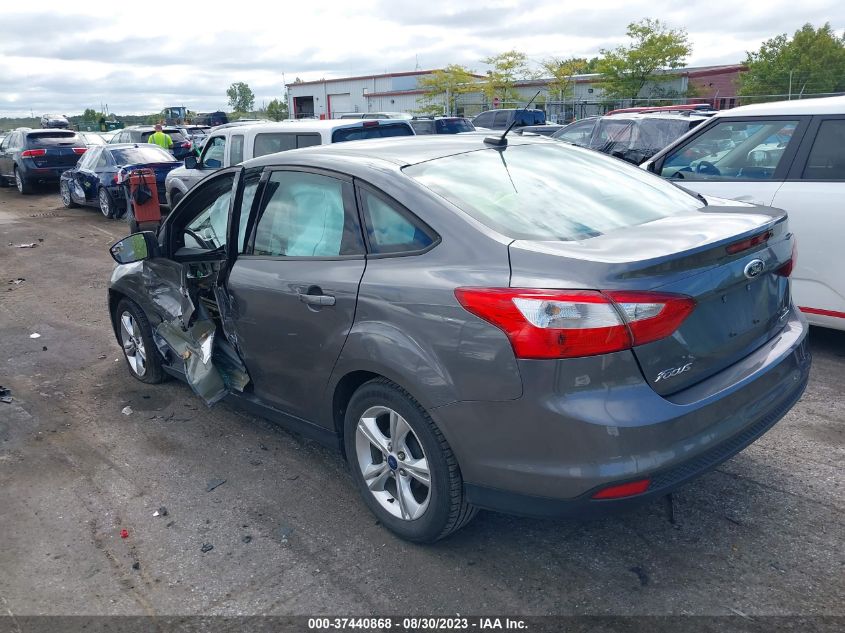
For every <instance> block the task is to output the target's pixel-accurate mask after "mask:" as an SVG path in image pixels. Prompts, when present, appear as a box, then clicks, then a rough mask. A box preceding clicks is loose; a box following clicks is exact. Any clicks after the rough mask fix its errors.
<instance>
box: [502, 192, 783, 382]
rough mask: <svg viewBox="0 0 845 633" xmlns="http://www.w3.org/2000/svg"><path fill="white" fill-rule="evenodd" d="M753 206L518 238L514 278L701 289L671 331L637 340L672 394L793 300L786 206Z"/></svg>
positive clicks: (602, 286) (778, 321) (544, 284)
mask: <svg viewBox="0 0 845 633" xmlns="http://www.w3.org/2000/svg"><path fill="white" fill-rule="evenodd" d="M744 210H745V209H744ZM747 211H750V212H744V213H743V212H739V213H737V212H736V211H735V210H734V209H730V208H724V207H716V206H710V207H706V208H705V209H703V210H701V211H698V212H692V213H689V214H682V215H677V216H670V217H666V218H663V219H660V220H657V221H654V222H649V223H646V224H641V225H638V226H633V227H627V228H625V229H623V230H619V231H613V232H610V233H607V234H603V235H598V236H596V237H592V238H588V239H584V240H577V241H569V242H532V241H525V240H517V241H515V242H513V243H512V244H511V245H510V253H511V271H512V278H511V286H513V287H520V288H579V289H594V290H611V291H613V290H627V291H646V292H661V293H672V294H679V295H684V296H688V297H691V298H692V299H694V300H695V302H696V306H695V308H694V310H693V311H692V312H691V314H690V315H689V316H688V317H687V318H686V319H685V320H684V321H683V322H682V323H681V325H680V326H679V327H678V328H677V329H676V330H675V332H674V333H673V334H672V335H670V336H668V337H666V338H662V339H660V340H656V341H653V342H650V343H647V344H644V345H640V346H635V347H634V348H633V353H634V354H635V356H636V358H637V361H638V362H639V365H640V368H641V369H642V373H643V376H644V377H645V379H646V380H647V381H648V382H649V384H650V385H651V386H652V387H653V388H654V390H655V391H656V392H658V393H660V394H661V395H668V394H671V393H674V392H676V391H678V390H680V389H683V388H685V387H688V386H690V385H692V384H695V383H696V382H699V381H701V380H704V379H706V378H708V377H709V376H712V375H713V374H715V373H717V372H719V371H721V370H722V369H725V368H726V367H728V366H730V365H731V364H733V363H735V362H736V361H738V360H740V359H741V358H743V357H744V356H746V355H747V354H749V353H750V352H751V351H753V350H754V349H756V348H758V347H759V346H760V345H762V344H763V343H765V342H766V341H767V340H769V339H770V338H771V337H772V336H774V335H775V334H776V333H777V331H779V330H780V329H781V328H782V327H783V324H784V323H785V320H786V317H787V316H788V312H789V306H790V303H791V300H790V294H789V283H788V280H787V278H786V277H785V276H784V275H783V273H784V272H785V271H784V270H783V267H784V266H785V265H787V264H788V262H789V261H790V259H791V257H792V248H793V239H792V235H791V234H790V233H789V232H788V225H787V221H786V215H785V213H783V212H782V211H779V210H776V209H766V208H747ZM620 311H622V310H621V309H620Z"/></svg>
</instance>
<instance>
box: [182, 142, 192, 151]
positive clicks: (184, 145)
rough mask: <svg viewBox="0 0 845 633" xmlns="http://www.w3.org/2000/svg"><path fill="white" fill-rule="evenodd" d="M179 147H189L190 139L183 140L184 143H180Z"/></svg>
mask: <svg viewBox="0 0 845 633" xmlns="http://www.w3.org/2000/svg"><path fill="white" fill-rule="evenodd" d="M179 147H181V148H182V149H191V141H185V142H184V143H182V144H180V145H179Z"/></svg>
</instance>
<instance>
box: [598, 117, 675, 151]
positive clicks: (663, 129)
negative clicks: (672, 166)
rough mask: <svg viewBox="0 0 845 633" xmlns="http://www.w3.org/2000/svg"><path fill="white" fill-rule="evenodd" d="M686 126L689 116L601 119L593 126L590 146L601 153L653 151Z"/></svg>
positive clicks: (659, 148)
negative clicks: (676, 117)
mask: <svg viewBox="0 0 845 633" xmlns="http://www.w3.org/2000/svg"><path fill="white" fill-rule="evenodd" d="M689 129H690V120H689V119H658V118H654V119H634V120H630V119H629V120H625V119H622V120H616V119H614V118H613V117H609V118H605V119H601V120H600V121H599V122H598V124H597V125H596V128H595V131H594V132H593V137H592V139H591V141H590V147H591V148H593V149H597V150H599V151H602V152H607V153H612V152H614V151H617V150H638V151H640V152H641V153H643V154H648V156H651V155H652V154H655V153H657V152H658V151H660V150H661V149H663V148H664V147H666V146H667V145H669V143H671V142H672V141H674V140H675V139H676V138H678V137H679V136H681V135H682V134H684V133H685V132H687V131H688V130H689Z"/></svg>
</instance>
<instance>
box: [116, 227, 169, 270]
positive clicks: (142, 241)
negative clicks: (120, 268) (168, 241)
mask: <svg viewBox="0 0 845 633" xmlns="http://www.w3.org/2000/svg"><path fill="white" fill-rule="evenodd" d="M109 253H111V256H112V259H114V261H116V262H117V263H118V264H133V263H135V262H140V261H143V260H145V259H149V258H151V257H156V256H157V255H158V242H157V241H156V236H155V233H153V232H152V231H144V232H142V233H133V234H132V235H130V236H128V237H124V238H123V239H122V240H120V241H118V242H115V243H114V244H113V245H112V246H111V248H109Z"/></svg>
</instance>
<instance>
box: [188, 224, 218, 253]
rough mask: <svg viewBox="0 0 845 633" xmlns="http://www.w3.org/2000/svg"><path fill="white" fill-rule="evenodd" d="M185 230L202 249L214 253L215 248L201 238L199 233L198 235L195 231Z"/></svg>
mask: <svg viewBox="0 0 845 633" xmlns="http://www.w3.org/2000/svg"><path fill="white" fill-rule="evenodd" d="M183 230H184V231H185V235H190V236H191V237H192V238H194V240H196V242H197V244H199V245H200V246H201V247H202V248H206V249H208V250H210V251H213V250H214V249H215V246H214V245H213V244H209V243H208V242H207V241H206V240H205V238H204V237H201V236H200V235H199V233H197V232H196V231H194V230H193V229H189V228H185V229H183Z"/></svg>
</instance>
